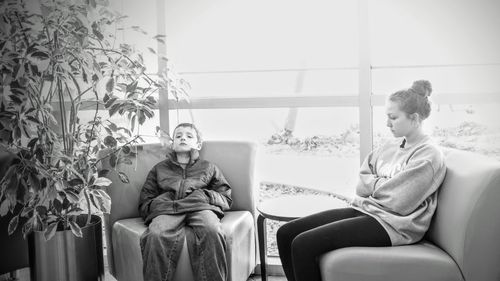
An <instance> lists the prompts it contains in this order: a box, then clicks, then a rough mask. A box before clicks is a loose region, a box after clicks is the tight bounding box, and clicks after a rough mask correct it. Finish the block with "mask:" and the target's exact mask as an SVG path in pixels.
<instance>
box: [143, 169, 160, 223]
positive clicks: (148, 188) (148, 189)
mask: <svg viewBox="0 0 500 281" xmlns="http://www.w3.org/2000/svg"><path fill="white" fill-rule="evenodd" d="M159 194H160V192H159V188H158V183H157V181H156V167H154V168H153V169H151V171H150V172H149V174H148V176H147V177H146V181H145V182H144V185H143V186H142V189H141V193H140V196H139V213H140V214H141V217H142V218H143V219H145V218H146V217H147V216H148V215H149V213H150V209H149V206H150V205H151V202H152V201H153V200H154V199H155V198H156V197H157V196H158V195H159Z"/></svg>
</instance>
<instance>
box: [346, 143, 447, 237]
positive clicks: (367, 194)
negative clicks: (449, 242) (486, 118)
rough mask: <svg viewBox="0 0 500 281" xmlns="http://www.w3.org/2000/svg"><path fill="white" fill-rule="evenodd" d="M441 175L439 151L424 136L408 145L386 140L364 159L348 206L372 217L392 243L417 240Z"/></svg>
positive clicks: (427, 221)
mask: <svg viewBox="0 0 500 281" xmlns="http://www.w3.org/2000/svg"><path fill="white" fill-rule="evenodd" d="M445 174H446V166H445V163H444V157H443V154H442V152H441V150H440V149H439V148H438V147H437V146H436V145H435V144H433V143H432V142H431V140H430V138H429V137H428V136H425V137H424V138H423V139H422V140H421V141H419V142H417V143H415V144H413V145H411V146H408V145H405V140H403V143H400V142H399V141H398V143H396V142H391V143H388V144H386V145H384V146H382V147H380V148H379V149H377V150H375V151H373V152H372V153H370V154H369V155H368V157H367V158H366V159H365V161H364V163H363V165H362V167H361V171H360V179H359V182H358V185H357V187H356V196H355V197H354V199H353V200H352V202H351V204H352V207H353V208H355V209H357V210H359V211H361V212H363V213H365V214H367V215H370V216H372V217H373V218H375V219H376V220H377V221H378V222H379V223H380V224H381V225H382V226H383V227H384V228H385V230H386V231H387V233H388V234H389V237H390V238H391V242H392V245H405V244H411V243H414V242H417V241H419V240H420V239H422V237H423V236H424V234H425V232H426V231H427V229H428V228H429V225H430V223H431V219H432V216H433V215H434V211H435V210H436V206H437V194H438V192H437V191H438V188H439V186H440V185H441V183H442V181H443V179H444V176H445ZM368 235H369V234H368Z"/></svg>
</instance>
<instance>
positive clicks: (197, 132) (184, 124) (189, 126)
mask: <svg viewBox="0 0 500 281" xmlns="http://www.w3.org/2000/svg"><path fill="white" fill-rule="evenodd" d="M179 127H187V128H191V129H193V130H194V131H195V132H196V137H197V138H198V143H202V142H203V139H202V138H201V132H200V130H198V128H196V126H195V125H194V124H192V123H180V124H178V125H177V126H175V129H174V132H173V133H172V136H173V135H174V134H175V130H177V128H179Z"/></svg>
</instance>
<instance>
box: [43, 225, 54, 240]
mask: <svg viewBox="0 0 500 281" xmlns="http://www.w3.org/2000/svg"><path fill="white" fill-rule="evenodd" d="M57 225H58V222H57V221H56V222H53V223H51V224H49V226H47V229H46V230H45V232H44V233H43V236H44V237H45V241H49V240H50V239H51V238H52V237H54V235H55V234H56V231H57Z"/></svg>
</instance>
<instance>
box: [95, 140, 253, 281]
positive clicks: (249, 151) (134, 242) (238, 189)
mask: <svg viewBox="0 0 500 281" xmlns="http://www.w3.org/2000/svg"><path fill="white" fill-rule="evenodd" d="M136 150H137V156H130V157H128V158H129V159H130V160H131V161H132V165H118V166H117V169H116V170H117V171H122V172H124V173H125V174H126V175H128V178H129V180H130V183H122V182H121V181H120V179H119V178H118V174H117V172H115V171H112V172H110V173H109V174H108V177H109V178H110V179H111V180H112V182H113V183H112V184H111V185H110V186H109V187H108V189H107V192H108V194H109V196H110V197H111V199H112V204H111V212H110V214H106V215H105V217H104V221H105V236H106V241H107V257H108V264H109V268H110V272H111V274H112V275H113V276H114V277H115V278H116V279H117V280H118V281H142V280H143V275H142V256H141V250H140V246H139V239H140V236H141V234H142V233H143V232H144V231H145V230H146V228H147V227H146V225H144V221H143V220H142V218H140V216H139V211H138V201H139V193H140V190H141V188H142V185H143V183H144V181H145V179H146V176H147V174H148V172H149V171H150V169H151V168H152V167H153V166H154V165H155V164H156V163H158V162H160V161H162V160H164V159H165V155H166V148H165V147H162V146H161V145H160V144H147V145H141V146H137V147H136V148H133V149H132V151H134V152H135V151H136ZM106 153H108V154H109V151H106V150H103V151H101V152H100V156H99V157H101V158H102V157H105V159H104V160H103V161H102V169H108V170H112V168H111V167H110V165H109V161H108V160H109V158H110V157H106ZM200 157H201V158H203V159H207V160H209V161H211V162H213V163H215V164H216V165H217V166H218V167H219V168H220V169H221V170H222V172H223V173H224V176H225V177H226V179H227V180H228V182H229V184H230V185H231V187H232V198H233V205H232V207H231V209H230V210H229V211H227V212H225V216H224V218H223V219H222V228H223V230H224V233H225V235H226V239H227V242H228V249H227V257H228V270H229V273H228V280H229V281H246V280H247V279H248V276H249V275H250V274H251V273H252V272H253V270H254V268H255V265H256V257H257V255H256V251H257V248H256V236H255V214H254V212H255V211H254V210H255V195H256V193H255V191H256V190H257V188H256V184H258V183H257V181H256V180H255V177H254V174H255V173H254V172H255V157H256V144H254V143H252V142H244V141H206V142H204V143H203V147H202V149H201V151H200ZM174 280H178V281H180V280H182V281H189V280H194V278H193V274H192V270H191V263H190V259H189V254H188V251H187V247H186V242H185V241H184V247H183V249H182V252H181V256H180V258H179V263H178V266H177V269H176V272H175V278H174Z"/></svg>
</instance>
